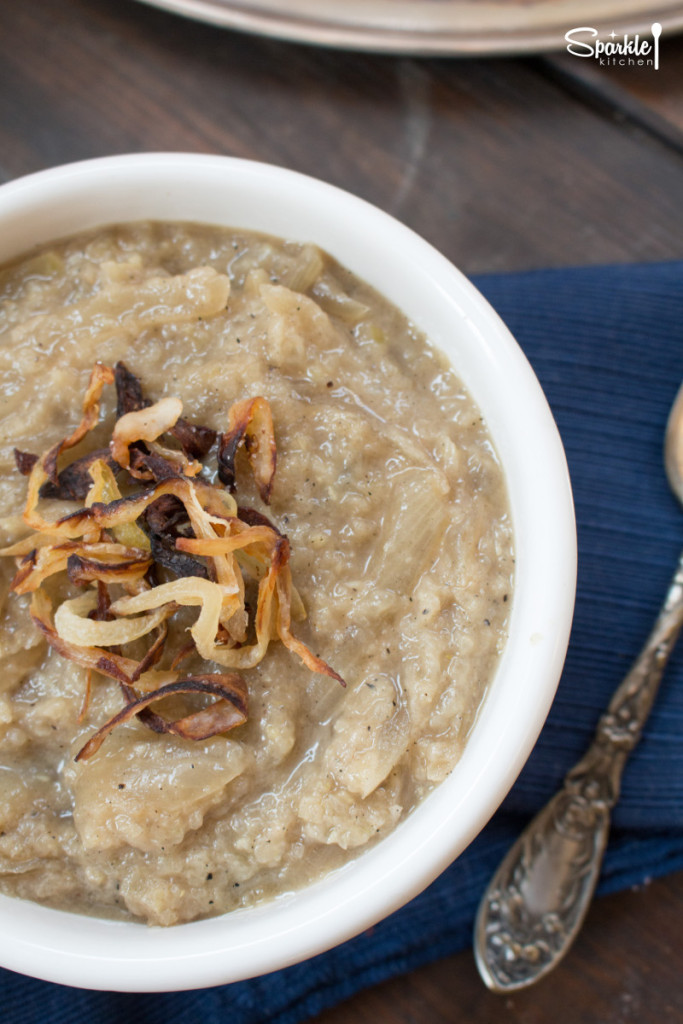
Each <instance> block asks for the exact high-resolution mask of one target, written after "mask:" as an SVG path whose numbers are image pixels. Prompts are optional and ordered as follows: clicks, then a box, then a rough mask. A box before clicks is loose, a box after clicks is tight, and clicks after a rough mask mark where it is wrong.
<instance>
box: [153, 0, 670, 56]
mask: <svg viewBox="0 0 683 1024" xmlns="http://www.w3.org/2000/svg"><path fill="white" fill-rule="evenodd" d="M142 2H143V3H148V4H150V5H152V6H154V7H161V8H164V9H165V10H167V11H173V12H175V13H176V14H182V15H185V16H186V17H188V18H194V19H197V20H199V21H205V22H209V23H211V24H213V25H220V26H222V27H224V28H234V29H240V30H242V31H244V32H254V33H258V34H260V35H265V36H274V37H276V38H279V39H288V40H291V41H297V42H305V43H316V44H319V45H322V46H333V47H339V48H344V49H352V50H368V51H376V52H384V53H405V54H415V55H420V54H423V55H427V54H444V55H447V54H452V55H461V56H467V55H468V54H481V55H484V54H504V53H508V54H512V53H531V52H534V51H536V52H537V51H543V50H559V49H564V47H565V46H566V43H565V39H564V35H565V32H568V31H569V29H571V28H577V27H579V26H583V25H590V26H592V27H594V28H596V29H597V30H598V32H599V33H600V35H604V36H607V35H608V34H609V33H610V32H611V31H617V34H618V35H620V36H621V35H623V34H624V33H625V32H629V33H631V34H635V33H636V32H639V33H641V35H642V34H644V33H648V34H649V32H650V30H651V26H652V23H653V22H654V21H658V22H660V24H661V25H662V26H663V29H664V32H667V31H673V30H677V29H682V28H683V5H682V4H681V3H680V2H674V3H668V4H667V3H662V0H484V2H478V0H142Z"/></svg>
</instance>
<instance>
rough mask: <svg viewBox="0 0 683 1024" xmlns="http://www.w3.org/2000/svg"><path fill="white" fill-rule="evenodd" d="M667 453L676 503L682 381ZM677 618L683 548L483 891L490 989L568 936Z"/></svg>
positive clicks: (559, 952) (524, 974)
mask: <svg viewBox="0 0 683 1024" xmlns="http://www.w3.org/2000/svg"><path fill="white" fill-rule="evenodd" d="M664 462H665V466H666V473H667V476H668V478H669V483H670V484H671V488H672V490H673V491H674V493H675V494H676V496H677V497H678V499H679V501H681V503H683V385H681V388H680V390H679V392H678V395H677V396H676V400H675V402H674V405H673V407H672V409H671V413H670V416H669V422H668V424H667V429H666V440H665V445H664ZM682 625H683V553H681V557H680V559H679V562H678V568H677V570H676V573H675V574H674V577H673V579H672V581H671V585H670V587H669V590H668V592H667V595H666V598H665V600H664V604H663V606H662V609H661V611H660V613H659V616H658V618H657V621H656V622H655V624H654V627H653V629H652V632H651V633H650V636H649V637H648V639H647V641H646V643H645V646H644V647H643V649H642V651H641V652H640V654H639V655H638V657H637V658H636V661H635V662H634V664H633V666H632V668H631V670H630V672H629V673H628V675H627V676H626V678H625V679H624V680H623V682H622V683H621V685H620V686H619V687H618V688H617V690H616V691H615V693H614V695H613V697H612V699H611V701H610V703H609V706H608V708H607V711H606V712H605V714H603V715H602V717H601V718H600V721H599V723H598V727H597V729H596V732H595V737H594V739H593V742H592V744H591V745H590V747H589V748H588V750H587V751H586V753H585V755H584V756H583V757H582V758H581V760H580V761H579V762H578V764H576V765H575V766H574V767H573V768H572V769H571V770H570V771H569V773H568V774H567V776H566V778H565V780H564V784H563V786H562V789H561V790H560V791H559V792H558V793H556V795H555V796H554V797H553V798H552V799H551V800H550V802H549V803H548V804H546V806H545V807H544V808H543V810H542V811H540V812H539V814H538V815H537V816H536V817H535V818H534V819H533V821H532V822H531V824H530V825H528V826H527V828H526V829H525V830H524V832H523V833H522V835H521V836H520V837H519V839H518V840H517V842H516V843H515V844H514V846H513V847H512V848H511V849H510V851H509V852H508V854H507V856H506V857H505V858H504V860H503V861H502V863H501V865H500V867H499V868H498V870H497V872H496V873H495V875H494V876H493V878H492V879H491V882H490V883H489V886H488V889H487V890H486V892H485V894H484V897H483V899H482V901H481V904H480V906H479V912H478V914H477V920H476V924H475V933H474V951H475V957H476V960H477V967H478V968H479V973H480V974H481V976H482V978H483V979H484V981H485V982H486V984H487V985H488V987H489V988H490V989H492V990H493V991H494V992H511V991H513V990H514V989H520V988H525V987H526V986H527V985H531V984H533V983H534V982H536V981H538V979H539V978H542V977H543V975H545V974H547V973H548V972H549V971H551V970H552V969H553V967H555V965H556V964H557V963H558V961H559V960H561V959H562V957H563V956H564V954H565V953H566V952H567V950H568V949H569V947H570V946H571V944H572V942H573V941H574V938H575V937H576V935H577V933H578V931H579V929H580V927H581V924H582V923H583V919H584V917H585V915H586V911H587V910H588V906H589V904H590V901H591V899H592V896H593V892H594V890H595V886H596V883H597V881H598V876H599V874H600V866H601V864H602V858H603V854H604V852H605V847H606V845H607V835H608V832H609V822H610V811H611V809H612V807H613V806H614V804H615V803H616V802H617V799H618V797H619V790H620V786H621V775H622V772H623V769H624V765H625V764H626V761H627V759H628V756H629V754H630V753H631V750H632V749H633V748H634V747H635V745H636V744H637V743H638V740H639V739H640V736H641V733H642V730H643V726H644V724H645V721H646V719H647V717H648V715H649V713H650V709H651V708H652V705H653V703H654V699H655V696H656V694H657V690H658V688H659V681H660V679H661V677H662V673H663V671H664V667H665V665H666V662H667V660H668V657H669V654H670V653H671V651H672V649H673V646H674V644H675V642H676V638H677V637H678V634H679V631H680V629H681V626H682Z"/></svg>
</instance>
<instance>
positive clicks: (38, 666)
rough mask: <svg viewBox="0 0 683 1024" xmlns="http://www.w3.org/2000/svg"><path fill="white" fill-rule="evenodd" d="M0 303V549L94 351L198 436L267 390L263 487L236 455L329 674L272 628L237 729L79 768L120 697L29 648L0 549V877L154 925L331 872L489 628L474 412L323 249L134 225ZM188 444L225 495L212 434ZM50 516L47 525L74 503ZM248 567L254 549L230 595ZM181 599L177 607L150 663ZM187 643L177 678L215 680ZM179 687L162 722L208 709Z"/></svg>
mask: <svg viewBox="0 0 683 1024" xmlns="http://www.w3.org/2000/svg"><path fill="white" fill-rule="evenodd" d="M0 303H1V305H0V336H1V339H2V343H1V344H0V365H1V370H0V389H1V398H0V544H1V545H3V546H4V547H7V546H9V545H12V544H14V543H16V542H17V541H20V540H21V539H22V538H24V537H26V536H27V533H28V527H27V525H26V523H25V521H24V519H23V517H22V513H23V510H24V504H25V501H26V492H27V478H26V475H23V476H22V474H21V473H20V472H19V470H18V469H17V464H16V462H17V460H16V456H15V454H14V449H18V450H19V451H20V452H24V453H26V452H28V453H33V454H36V455H40V454H41V453H44V452H45V451H46V450H48V449H49V448H50V447H51V446H53V445H55V444H57V443H58V442H60V441H61V440H62V439H63V438H65V437H67V436H68V435H71V434H72V432H73V431H74V429H75V427H76V426H77V425H78V423H79V421H80V419H81V415H82V403H83V396H84V393H85V391H86V388H87V386H88V381H89V379H90V375H91V372H92V370H93V366H94V365H95V364H96V363H98V362H100V363H102V364H105V365H106V366H109V367H114V366H115V365H116V364H117V363H118V362H120V361H122V362H123V363H125V367H126V368H127V369H128V370H129V371H130V373H131V374H133V375H135V377H136V378H138V379H139V381H140V382H141V385H142V388H143V389H144V393H145V396H146V398H147V400H148V402H150V403H156V402H158V401H159V400H160V399H166V398H171V397H173V396H177V397H178V398H180V399H181V401H182V406H183V416H184V417H186V418H187V420H189V421H191V422H192V423H194V424H201V425H203V426H206V427H209V428H213V430H215V431H225V430H226V424H227V415H228V410H229V409H230V407H231V406H233V405H234V404H235V403H237V402H243V401H244V400H245V399H253V398H255V397H257V396H259V397H262V398H264V399H266V400H267V402H268V404H269V406H270V409H271V410H272V418H273V422H274V431H275V440H276V445H277V469H276V472H275V476H274V480H273V485H272V493H271V495H270V501H269V504H267V505H266V504H265V503H264V501H263V499H262V495H261V493H260V492H259V490H258V488H257V486H256V483H255V479H254V475H253V473H252V472H251V471H250V467H249V465H248V463H247V457H246V456H247V453H245V451H244V446H241V447H240V450H239V451H238V453H237V457H236V463H235V468H236V477H237V495H236V500H237V503H238V504H239V505H240V506H241V507H245V508H248V509H251V510H255V513H258V515H261V516H264V515H265V516H267V520H268V522H270V523H272V524H273V526H274V527H276V528H277V530H278V531H280V532H281V533H282V534H284V535H286V536H287V538H288V540H289V544H290V546H291V560H290V565H291V577H292V580H293V584H294V587H295V592H294V598H293V604H292V609H293V621H292V633H293V634H295V635H296V637H298V638H300V639H301V641H302V642H303V643H305V644H306V645H307V646H308V648H309V649H310V650H311V651H312V652H313V653H314V654H315V655H317V656H319V657H320V658H322V659H324V660H325V662H327V663H328V664H329V665H330V666H332V668H333V669H334V670H335V671H336V672H337V673H339V675H340V676H342V677H343V679H344V680H345V682H346V686H345V687H344V686H341V685H340V684H339V682H338V681H337V680H336V679H334V678H331V677H330V676H328V675H325V674H321V673H320V672H314V671H311V670H310V669H309V668H308V667H306V665H304V664H303V663H302V661H301V659H300V658H299V657H298V656H297V655H296V653H293V651H292V650H289V649H287V647H286V646H285V645H284V643H282V642H281V641H280V640H279V639H278V638H277V637H275V638H274V639H272V640H271V642H270V644H269V645H268V649H267V652H266V654H265V656H264V657H263V660H261V661H260V662H259V663H258V664H256V665H254V666H253V667H250V668H247V669H245V670H244V671H241V676H242V678H243V680H244V682H245V683H246V687H247V691H248V704H249V709H248V717H247V720H246V722H244V723H243V724H239V725H237V726H236V727H234V728H232V729H231V730H230V731H229V732H225V733H221V734H218V735H210V736H208V737H206V738H203V739H199V740H192V739H187V738H184V737H183V736H182V735H181V736H177V735H171V734H168V733H163V732H162V733H159V732H154V731H152V730H150V728H147V727H146V725H145V724H144V722H143V721H140V720H139V719H138V718H136V717H132V718H131V719H130V720H129V721H127V722H124V723H122V724H121V725H119V726H118V727H117V728H115V729H114V730H113V731H112V732H111V734H109V735H108V736H107V737H106V739H105V740H104V742H103V743H102V745H101V747H100V748H99V749H98V750H97V751H96V752H95V753H93V754H92V756H91V757H89V758H87V759H85V760H80V761H76V760H75V756H76V754H77V752H78V751H79V750H80V749H81V748H82V747H83V745H84V744H85V743H86V741H87V740H88V739H89V738H90V737H92V735H93V733H94V732H95V731H96V730H97V729H98V728H100V727H101V726H102V725H103V723H104V722H105V721H107V720H108V719H109V718H110V717H111V716H112V715H114V714H115V713H117V712H118V711H120V710H121V709H122V708H123V707H124V705H125V697H124V695H123V693H122V687H121V685H120V684H119V682H117V680H116V679H114V678H111V677H108V676H106V675H102V674H100V673H96V672H93V673H90V692H89V699H87V700H86V697H85V694H86V688H87V687H88V676H89V673H88V670H87V669H86V668H84V667H83V666H82V665H81V664H77V663H76V662H75V661H74V660H72V659H70V658H68V657H64V656H63V654H62V653H60V652H59V651H58V650H56V649H55V645H54V643H52V644H48V643H46V642H45V638H44V635H43V633H41V631H40V630H39V629H37V628H36V625H35V624H34V622H33V621H32V618H31V614H30V604H31V600H32V595H31V594H30V593H25V594H17V593H15V592H12V591H11V590H10V584H11V582H12V580H13V577H14V576H15V573H16V572H17V565H18V563H19V561H20V559H19V558H18V557H16V558H15V557H11V556H6V557H3V558H1V559H0V573H1V577H0V579H1V586H2V590H1V592H0V627H1V632H0V796H1V799H0V889H1V890H2V891H3V892H5V893H7V894H10V895H14V896H18V897H24V898H28V899H32V900H37V901H40V902H46V903H49V904H51V905H53V906H58V907H64V908H67V909H75V910H79V911H82V912H87V913H94V914H104V915H109V916H120V917H129V918H131V917H132V918H134V919H138V920H140V921H147V922H150V923H152V924H161V925H171V924H175V923H178V922H182V921H189V920H192V919H194V918H198V917H203V916H206V915H211V914H216V913H223V912H225V911H228V910H230V909H232V908H234V907H238V906H245V905H249V904H252V903H255V902H258V901H261V900H264V899H271V898H273V897H276V896H279V895H281V894H284V893H288V892H291V891H293V890H296V889H298V888H300V887H302V886H303V885H307V884H309V883H310V882H311V881H314V880H315V879H317V878H319V877H321V876H323V875H324V874H326V873H327V872H329V871H331V870H333V869H336V868H337V867H339V866H341V865H342V864H344V863H345V862H346V861H347V860H349V859H350V858H352V857H354V856H356V855H357V854H358V852H359V851H362V850H363V848H365V847H367V846H368V844H372V843H374V842H376V841H377V840H378V839H380V838H381V837H382V836H384V835H386V834H387V833H388V832H389V831H390V830H391V829H392V828H394V827H395V826H396V824H397V823H398V822H399V821H400V820H401V818H402V817H403V816H405V815H406V814H407V813H409V812H410V810H411V809H412V808H413V807H415V805H416V804H417V803H418V802H419V801H420V800H422V799H423V798H424V797H425V796H426V795H427V794H428V793H429V791H430V790H431V789H432V788H433V787H434V786H435V785H437V784H438V783H439V782H441V781H442V780H443V779H444V777H445V776H446V775H447V774H448V773H449V772H451V771H452V769H453V767H454V766H455V764H456V763H457V761H458V758H459V757H460V755H461V752H462V750H463V746H464V744H465V743H466V742H467V737H468V734H469V732H470V730H471V728H472V726H473V724H474V721H475V719H476V715H477V711H478V708H479V707H480V705H481V703H482V701H483V700H484V698H485V695H486V690H487V686H488V684H489V682H490V680H491V678H492V675H493V673H494V671H495V668H496V665H497V662H498V659H499V656H500V653H501V651H502V648H503V646H504V644H505V639H506V628H507V619H508V614H509V609H510V603H511V602H510V600H509V597H510V596H511V593H512V591H511V587H512V577H513V568H514V566H513V562H514V559H513V551H512V536H511V528H510V520H509V514H508V508H507V498H506V491H505V483H504V480H503V476H502V472H501V469H500V466H499V464H498V461H497V458H496V455H495V452H494V450H493V447H492V445H491V442H490V440H489V438H488V436H487V433H486V428H485V425H484V424H483V423H482V419H481V416H480V413H479V411H478V410H477V408H476V407H475V405H474V404H473V402H472V401H471V399H470V398H469V396H468V394H467V393H466V391H465V390H464V388H463V387H462V385H461V383H460V382H459V381H458V379H457V377H456V376H455V374H454V372H453V371H452V369H451V368H450V367H449V366H448V365H447V364H446V362H445V360H444V358H443V357H442V356H441V355H440V353H439V352H438V351H436V350H435V349H434V348H433V347H432V346H430V344H429V343H428V341H427V340H425V339H424V338H423V337H422V336H421V335H420V334H419V332H418V331H416V330H415V329H414V327H413V326H412V325H411V324H410V323H409V322H408V321H407V320H406V319H405V317H404V316H403V315H402V314H401V313H400V312H399V311H398V310H397V309H395V308H394V307H393V306H392V305H390V304H389V303H388V302H387V301H386V300H384V299H383V298H381V297H380V296H378V295H377V294H376V293H375V292H374V291H373V290H372V289H371V288H370V287H368V286H367V285H365V284H363V283H362V282H359V281H358V280H357V279H355V278H354V277H353V276H352V275H351V274H350V273H348V272H347V271H345V270H344V269H343V268H341V267H339V266H338V265H337V264H336V263H335V262H334V261H332V260H331V259H330V258H329V257H327V256H326V255H324V254H322V253H320V251H319V250H318V249H316V248H315V247H313V246H306V245H300V244H294V243H287V242H282V241H279V240H274V239H272V238H269V237H265V236H261V235H256V234H249V233H245V232H239V231H229V230H227V229H219V228H209V227H205V226H198V225H188V224H161V223H139V224H130V225H123V226H119V227H113V228H107V229H102V230H98V231H97V232H93V233H90V234H88V235H84V236H80V237H77V238H74V239H70V240H68V241H66V242H64V243H59V244H58V245H56V246H54V247H52V248H51V249H49V250H45V251H42V252H40V253H38V254H37V255H36V254H33V255H31V256H30V257H27V258H25V259H24V260H22V261H21V262H18V263H16V264H13V265H12V266H10V267H7V268H5V269H4V270H3V271H2V272H0ZM115 417H116V394H115V393H114V391H113V389H112V388H107V387H105V389H104V391H103V394H102V405H101V409H100V415H99V420H98V423H97V424H96V425H95V427H94V429H93V430H92V431H91V432H90V433H89V434H88V436H87V437H86V438H85V439H84V440H83V441H82V442H81V443H80V446H79V445H75V446H74V447H73V449H71V450H69V451H63V452H62V453H61V455H60V461H59V468H60V470H61V469H62V467H64V466H66V465H68V464H69V462H70V461H72V460H74V459H76V458H78V457H80V456H81V455H82V454H83V453H84V452H87V451H91V450H93V449H97V448H102V447H103V446H104V449H106V447H107V444H108V442H109V439H110V438H111V436H112V429H113V425H114V422H115ZM247 448H248V445H247ZM212 460H213V461H212ZM204 461H205V464H206V469H205V470H204V471H203V474H204V475H206V474H209V477H208V478H209V479H211V480H212V481H215V482H216V483H217V484H218V485H220V481H217V480H216V475H215V474H216V458H215V452H214V453H213V454H211V453H210V454H209V455H208V456H207V457H206V459H205V460H204ZM28 469H30V467H25V470H26V471H28ZM147 486H149V485H147ZM220 486H222V485H220ZM40 507H41V509H47V510H49V512H50V514H51V515H52V516H53V517H55V516H57V515H60V516H63V515H65V514H67V513H70V512H73V511H75V510H77V509H79V508H82V507H83V501H82V500H81V501H80V502H78V501H74V500H67V499H64V498H63V497H60V498H57V499H54V498H53V499H52V500H50V499H49V498H43V499H41V502H40ZM47 514H48V512H47V511H46V512H45V515H47ZM257 519H258V516H256V518H255V517H254V516H253V515H252V517H251V521H252V522H255V521H257ZM259 521H260V520H259ZM144 527H145V524H144V521H143V520H140V528H143V530H144ZM108 536H109V535H107V534H106V532H105V534H103V535H102V538H103V539H105V540H106V539H107V537H108ZM200 561H201V559H200ZM162 576H163V579H164V580H171V579H173V572H172V571H171V570H170V569H168V568H165V569H163V570H162ZM248 577H249V566H248V565H247V566H246V568H245V580H246V581H247V595H246V600H247V605H248V604H249V601H250V600H252V601H253V600H254V597H253V593H251V591H249V587H250V586H251V587H252V590H253V587H254V586H255V585H256V584H254V582H253V581H252V582H251V583H250V582H249V579H248ZM257 582H258V580H257ZM85 586H86V588H87V584H86V585H85ZM43 587H44V589H45V590H46V591H47V592H48V593H49V594H50V597H51V600H53V601H54V603H55V605H56V604H57V603H58V602H59V601H60V600H68V599H71V598H73V597H74V596H78V595H82V594H83V593H84V584H83V582H73V580H70V579H69V578H68V577H67V576H66V574H65V573H62V574H61V576H60V577H59V580H57V577H56V576H55V577H50V578H49V579H46V581H45V583H44V585H43ZM91 589H92V587H91ZM110 589H111V592H112V597H113V598H115V597H116V594H117V593H120V592H122V591H120V588H119V589H118V590H117V584H116V583H113V584H111V588H110ZM250 593H251V597H250ZM297 594H298V596H299V598H300V601H298V600H296V595H297ZM86 600H87V599H86ZM93 600H94V598H93ZM301 606H303V609H305V617H304V615H303V610H302V607H301ZM297 612H298V614H297ZM196 616H197V609H196V608H182V609H180V611H179V612H178V614H177V615H173V616H171V618H169V619H168V625H169V645H168V650H167V651H165V652H164V653H163V655H162V658H161V660H160V662H159V663H158V669H159V670H163V669H164V668H169V663H170V660H171V658H172V657H173V655H174V652H175V653H176V654H177V652H178V650H179V649H180V648H182V647H183V644H186V641H187V639H188V637H189V635H190V634H189V633H188V629H189V628H190V627H191V626H192V624H193V622H194V621H195V620H196ZM110 617H111V614H110ZM250 628H251V627H250ZM146 639H149V638H146ZM171 641H173V642H171ZM246 642H251V641H250V640H247V641H245V643H246ZM136 643H137V644H139V643H142V641H134V642H131V644H130V645H128V646H127V647H125V648H123V654H126V653H130V652H132V651H134V650H135V651H138V652H139V648H137V647H135V644H136ZM173 643H175V646H173ZM237 649H238V650H239V647H238V648H237ZM116 650H117V651H118V652H119V654H120V653H121V650H122V649H120V648H116ZM113 651H114V648H112V652H113ZM186 653H187V657H186V658H185V660H184V661H182V667H183V671H187V673H192V672H194V673H201V672H204V673H217V672H222V671H225V669H224V668H223V667H221V666H220V665H219V666H216V665H211V664H209V665H207V663H206V661H202V659H201V658H199V656H198V655H197V653H196V651H195V652H193V651H192V650H190V651H189V652H186ZM135 656H137V657H139V656H140V655H139V653H138V654H137V655H135ZM174 700H175V702H176V703H175V705H174V708H175V711H174V716H175V717H176V718H177V717H179V715H181V714H182V713H184V712H187V711H188V709H190V710H196V708H197V706H198V705H197V703H196V698H194V697H192V696H183V695H181V696H178V697H177V698H174ZM193 702H194V703H193ZM171 703H173V702H171ZM202 706H204V705H202ZM183 709H184V711H183ZM162 710H163V709H162ZM166 717H167V718H168V717H169V716H168V715H167V716H166Z"/></svg>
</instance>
